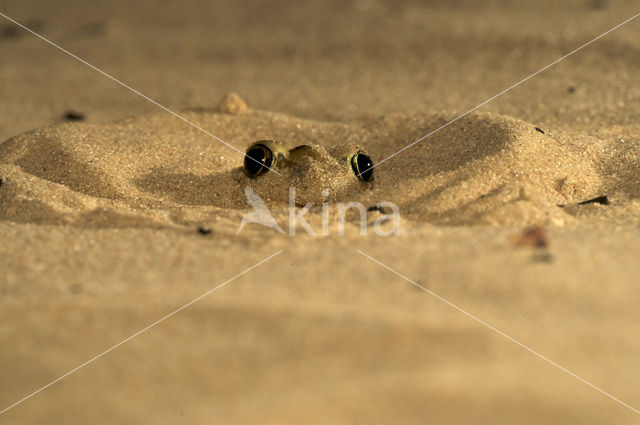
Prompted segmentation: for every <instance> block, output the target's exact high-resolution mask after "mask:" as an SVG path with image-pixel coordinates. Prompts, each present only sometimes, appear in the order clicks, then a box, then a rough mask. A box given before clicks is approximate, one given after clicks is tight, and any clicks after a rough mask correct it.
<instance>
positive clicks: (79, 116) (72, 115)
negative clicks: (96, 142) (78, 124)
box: [64, 111, 85, 121]
mask: <svg viewBox="0 0 640 425" xmlns="http://www.w3.org/2000/svg"><path fill="white" fill-rule="evenodd" d="M84 118H85V116H84V114H83V113H80V112H75V111H67V112H65V113H64V119H65V120H67V121H84Z"/></svg>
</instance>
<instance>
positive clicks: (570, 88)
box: [567, 86, 576, 93]
mask: <svg viewBox="0 0 640 425" xmlns="http://www.w3.org/2000/svg"><path fill="white" fill-rule="evenodd" d="M567 91H568V92H569V93H575V92H576V88H575V87H573V86H571V87H569V88H568V89H567Z"/></svg>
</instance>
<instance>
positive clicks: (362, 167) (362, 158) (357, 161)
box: [351, 151, 373, 182]
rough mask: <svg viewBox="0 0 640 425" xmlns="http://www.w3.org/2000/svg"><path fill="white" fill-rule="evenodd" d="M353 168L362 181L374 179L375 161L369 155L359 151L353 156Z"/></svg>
mask: <svg viewBox="0 0 640 425" xmlns="http://www.w3.org/2000/svg"><path fill="white" fill-rule="evenodd" d="M351 168H353V172H354V173H355V175H356V177H357V178H359V179H360V180H362V181H365V182H368V181H371V180H373V161H372V160H371V158H369V156H368V155H367V154H366V153H364V152H362V151H358V152H356V154H355V155H353V156H352V157H351Z"/></svg>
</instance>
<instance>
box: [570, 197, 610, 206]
mask: <svg viewBox="0 0 640 425" xmlns="http://www.w3.org/2000/svg"><path fill="white" fill-rule="evenodd" d="M586 204H600V205H609V198H607V197H606V196H598V197H597V198H593V199H588V200H586V201H582V202H578V205H586Z"/></svg>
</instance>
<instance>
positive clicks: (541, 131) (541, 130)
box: [536, 127, 544, 134]
mask: <svg viewBox="0 0 640 425" xmlns="http://www.w3.org/2000/svg"><path fill="white" fill-rule="evenodd" d="M536 131H537V132H538V133H542V134H544V130H543V129H541V128H540V127H536Z"/></svg>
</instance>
